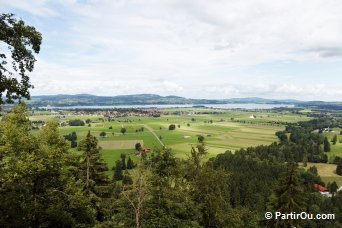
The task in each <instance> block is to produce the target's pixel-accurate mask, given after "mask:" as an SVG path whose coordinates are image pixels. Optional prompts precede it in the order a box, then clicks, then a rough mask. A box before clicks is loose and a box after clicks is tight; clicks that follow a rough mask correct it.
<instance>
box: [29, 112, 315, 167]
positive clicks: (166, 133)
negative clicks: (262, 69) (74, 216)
mask: <svg viewBox="0 0 342 228" xmlns="http://www.w3.org/2000/svg"><path fill="white" fill-rule="evenodd" d="M163 111H164V112H165V113H168V114H170V113H172V112H179V114H178V115H162V116H161V117H158V118H156V117H120V118H115V119H114V121H110V122H109V121H107V119H106V118H104V116H101V115H70V113H68V112H67V111H64V112H65V114H66V115H65V118H61V119H60V118H56V117H55V116H54V115H53V114H54V113H49V112H48V111H45V112H40V113H37V112H36V113H35V114H34V115H32V116H31V117H30V119H31V120H32V121H37V120H43V121H58V122H60V123H61V122H68V120H72V119H82V120H84V121H85V120H87V119H90V120H91V123H90V124H91V126H90V127H89V126H88V125H87V124H86V125H85V126H61V127H60V128H59V130H60V133H61V134H62V135H65V134H69V133H71V132H73V131H75V132H76V133H77V136H78V141H80V140H82V139H84V138H85V136H86V134H87V132H88V131H90V132H91V134H93V135H95V136H96V137H97V138H98V139H99V145H100V146H101V147H102V148H103V150H102V153H103V157H104V159H105V160H106V162H108V164H109V166H110V167H111V166H113V165H114V163H115V160H117V159H118V158H119V157H120V154H121V153H124V154H127V155H128V156H131V157H132V158H133V159H136V158H135V157H136V156H135V155H134V152H135V149H134V145H135V143H136V142H140V143H141V145H143V147H147V148H151V149H155V148H159V149H160V148H162V147H163V146H166V147H169V148H171V149H172V150H173V152H174V153H175V154H176V156H178V157H181V158H185V157H187V156H188V154H189V152H190V150H191V147H192V146H193V145H196V143H197V137H198V135H203V136H204V137H205V143H206V145H207V149H208V157H212V156H216V155H217V154H219V153H223V152H225V151H227V150H232V151H234V150H237V149H240V148H245V147H249V146H257V145H262V144H264V145H266V144H270V143H272V142H274V141H277V137H276V136H275V134H274V133H275V132H276V131H280V130H283V129H284V124H286V123H288V122H296V121H300V120H303V121H304V120H308V119H309V118H308V117H306V116H305V115H298V114H292V113H290V112H275V111H269V110H264V111H244V110H230V111H227V110H208V109H200V108H187V109H164V110H163ZM203 112H205V113H206V114H199V113H203ZM184 113H186V114H184ZM252 115H254V116H255V118H251V116H252ZM170 124H175V125H176V129H175V130H169V129H168V127H169V125H170ZM122 127H124V128H126V129H127V132H126V133H125V134H122V133H121V132H120V130H121V128H122ZM141 128H143V129H144V130H143V131H138V130H139V129H141ZM102 131H104V132H106V137H100V133H101V132H102Z"/></svg>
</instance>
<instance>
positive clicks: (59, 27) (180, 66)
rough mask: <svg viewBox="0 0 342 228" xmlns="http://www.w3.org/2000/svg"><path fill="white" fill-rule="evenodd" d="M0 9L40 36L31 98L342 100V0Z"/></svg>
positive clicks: (20, 4) (72, 3) (67, 2)
mask: <svg viewBox="0 0 342 228" xmlns="http://www.w3.org/2000/svg"><path fill="white" fill-rule="evenodd" d="M0 6H1V9H0V13H14V14H15V15H16V17H17V18H21V19H22V20H24V21H25V23H26V24H28V25H32V26H34V27H35V28H36V29H37V30H38V31H39V32H41V33H42V36H43V43H42V46H41V51H40V53H39V54H38V55H37V56H36V58H37V62H36V65H35V69H34V71H33V72H32V73H31V74H30V78H31V82H32V83H33V85H34V86H35V88H34V89H33V90H31V95H52V94H81V93H82V94H83V93H87V94H94V95H105V96H114V95H124V94H142V93H150V94H159V95H163V96H165V95H177V96H183V97H187V98H207V99H209V98H210V99H226V98H233V97H263V98H272V99H299V100H324V101H342V1H340V0H310V1H309V0H308V1H298V0H287V1H284V0H244V1H236V0H206V1H204V0H144V1H141V0H88V1H87V0H83V1H77V0H51V1H48V0H30V1H26V0H11V1H8V0H0ZM0 46H1V45H0Z"/></svg>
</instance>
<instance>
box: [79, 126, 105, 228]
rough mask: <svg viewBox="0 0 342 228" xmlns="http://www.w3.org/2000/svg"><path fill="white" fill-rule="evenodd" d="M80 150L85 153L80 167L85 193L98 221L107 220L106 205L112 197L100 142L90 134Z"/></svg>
mask: <svg viewBox="0 0 342 228" xmlns="http://www.w3.org/2000/svg"><path fill="white" fill-rule="evenodd" d="M79 148H80V150H82V151H83V156H82V161H81V164H80V167H79V171H80V177H81V179H82V180H84V182H85V192H86V193H87V194H88V195H89V197H90V198H91V199H92V202H93V203H94V207H95V208H96V218H97V220H98V221H103V220H104V219H105V216H106V214H108V212H106V210H107V209H108V208H107V207H106V205H107V204H108V199H106V198H109V197H110V193H109V192H110V191H111V186H110V181H109V178H108V176H107V174H106V171H108V167H107V164H106V163H105V162H104V160H103V159H102V158H101V152H100V150H101V148H100V147H98V140H97V139H96V137H95V136H93V135H91V134H90V131H89V132H88V134H87V136H86V138H85V139H84V140H82V141H81V142H80V145H79Z"/></svg>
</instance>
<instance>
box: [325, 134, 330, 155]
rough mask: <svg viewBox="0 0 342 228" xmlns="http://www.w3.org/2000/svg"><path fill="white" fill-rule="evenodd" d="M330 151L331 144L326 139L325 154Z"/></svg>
mask: <svg viewBox="0 0 342 228" xmlns="http://www.w3.org/2000/svg"><path fill="white" fill-rule="evenodd" d="M329 151H330V142H329V140H328V138H327V137H325V138H324V152H329Z"/></svg>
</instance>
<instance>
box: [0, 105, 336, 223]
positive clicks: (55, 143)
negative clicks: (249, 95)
mask: <svg viewBox="0 0 342 228" xmlns="http://www.w3.org/2000/svg"><path fill="white" fill-rule="evenodd" d="M320 122H321V121H320ZM315 124H316V122H315V121H314V120H313V121H309V122H303V123H299V124H297V125H296V128H294V127H293V126H291V125H289V126H288V128H287V129H286V131H292V133H291V135H292V134H294V130H293V129H296V132H300V133H301V134H300V136H296V138H293V137H292V139H291V137H290V139H289V140H288V139H285V137H283V139H282V141H281V142H280V143H274V144H272V145H269V146H259V147H254V148H248V149H241V150H239V151H236V152H235V153H232V152H230V151H227V152H226V153H224V154H220V155H218V156H217V157H215V158H212V159H209V160H206V159H205V157H206V153H207V151H206V146H205V140H200V142H199V143H198V145H197V146H194V147H193V148H189V157H188V159H178V158H176V157H175V156H174V155H173V153H172V151H171V150H170V149H167V148H165V149H164V150H161V151H154V152H153V153H152V154H150V155H149V156H142V157H141V159H140V160H139V162H137V164H132V161H130V162H127V161H126V158H125V157H124V156H123V157H122V159H121V160H119V161H118V162H117V163H116V167H115V168H114V170H113V172H114V175H113V179H110V178H109V177H108V176H107V175H106V171H107V170H108V168H109V167H107V165H106V163H105V162H104V161H103V160H102V159H101V150H100V148H99V147H98V145H97V139H96V137H94V136H93V135H91V134H88V135H87V137H86V139H85V140H82V141H81V142H80V143H79V145H78V148H79V150H80V151H82V153H81V155H79V154H77V153H71V152H68V146H67V144H66V141H65V139H64V138H63V137H62V136H61V135H59V134H58V131H57V124H56V123H53V122H51V123H48V124H47V125H46V126H45V127H43V128H42V129H41V130H40V131H39V133H38V134H33V133H32V131H31V128H32V125H31V122H30V121H29V119H28V112H27V109H26V107H25V105H24V104H23V103H22V104H20V105H19V106H16V107H14V108H13V110H12V111H11V112H9V113H8V114H7V115H6V116H5V117H4V118H3V121H2V122H1V125H0V133H1V134H0V156H1V157H0V162H1V163H0V164H1V173H0V181H1V188H0V197H1V201H0V212H1V213H0V224H1V226H4V227H11V226H14V227H93V226H97V227H264V226H270V227H273V226H275V225H277V226H290V225H293V226H303V227H331V226H332V225H340V224H341V222H342V220H341V219H342V217H341V210H342V195H341V192H339V193H338V194H335V195H334V196H333V197H331V198H326V197H323V196H321V195H320V193H318V192H317V191H316V190H315V189H314V188H313V185H314V184H321V185H324V183H323V182H322V181H321V179H320V177H319V176H318V175H317V170H316V169H315V167H311V168H309V169H308V170H307V171H306V170H304V169H299V168H298V166H297V165H296V163H295V162H298V161H302V160H303V159H304V157H305V156H307V157H308V160H309V158H310V157H315V156H318V157H320V158H321V156H322V155H321V154H320V153H321V152H317V150H316V148H317V147H316V146H312V144H315V145H316V144H319V143H322V140H321V139H319V137H318V139H317V137H316V136H315V135H318V134H317V133H316V134H312V135H311V133H305V132H306V130H307V129H310V128H311V127H314V128H315V127H316V126H315ZM278 134H279V133H278ZM303 137H308V138H310V140H306V141H305V142H307V143H305V144H303V141H301V139H302V138H303ZM300 151H305V152H306V153H305V154H306V155H305V156H304V155H303V154H302V153H300ZM290 182H291V183H290ZM291 202H292V203H291ZM266 211H282V212H283V213H285V212H301V211H306V212H311V213H334V214H335V215H336V219H335V220H311V221H310V220H279V221H277V220H265V218H264V213H265V212H266ZM284 222H285V223H284Z"/></svg>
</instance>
